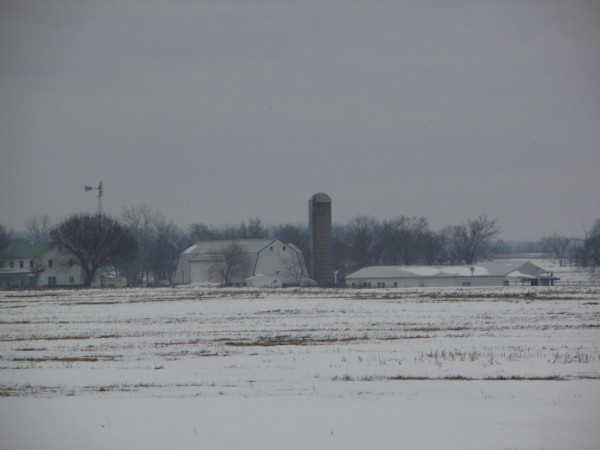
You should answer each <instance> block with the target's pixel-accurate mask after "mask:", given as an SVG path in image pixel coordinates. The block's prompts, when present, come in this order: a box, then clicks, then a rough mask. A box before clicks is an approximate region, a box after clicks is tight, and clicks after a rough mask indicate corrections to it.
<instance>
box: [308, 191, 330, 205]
mask: <svg viewBox="0 0 600 450" xmlns="http://www.w3.org/2000/svg"><path fill="white" fill-rule="evenodd" d="M310 200H311V201H312V202H313V203H331V197H329V195H327V194H326V193H325V192H317V193H316V194H315V195H313V196H312V197H311V199H310Z"/></svg>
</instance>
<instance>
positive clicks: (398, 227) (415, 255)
mask: <svg viewBox="0 0 600 450" xmlns="http://www.w3.org/2000/svg"><path fill="white" fill-rule="evenodd" d="M429 233H430V232H429V224H428V223H427V219H426V218H425V217H406V216H399V217H396V218H395V219H391V220H384V221H383V223H382V224H381V225H380V227H379V232H378V233H377V238H378V242H379V246H380V251H379V253H380V255H381V259H382V262H383V263H384V264H391V265H395V264H406V265H410V264H416V263H419V262H423V261H424V260H425V259H426V258H425V240H426V238H427V237H428V234H429Z"/></svg>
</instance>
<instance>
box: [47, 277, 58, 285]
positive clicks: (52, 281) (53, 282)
mask: <svg viewBox="0 0 600 450" xmlns="http://www.w3.org/2000/svg"><path fill="white" fill-rule="evenodd" d="M48 286H56V277H48Z"/></svg>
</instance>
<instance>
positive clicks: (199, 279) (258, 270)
mask: <svg viewBox="0 0 600 450" xmlns="http://www.w3.org/2000/svg"><path fill="white" fill-rule="evenodd" d="M232 243H235V244H237V245H239V246H240V247H241V248H242V249H243V252H244V254H245V255H246V257H247V258H248V264H247V269H246V270H245V271H244V273H237V274H235V275H234V276H233V278H232V280H231V284H234V285H246V284H247V280H248V278H249V277H253V276H258V275H263V276H269V277H272V278H269V280H270V281H269V284H271V281H272V280H273V279H276V280H277V281H278V283H280V284H281V285H297V284H299V281H300V280H301V279H302V278H305V277H306V273H307V272H306V267H305V264H304V258H303V256H302V251H301V250H300V249H298V247H296V246H295V245H293V244H286V243H284V242H281V241H280V240H279V239H247V240H229V241H205V242H198V243H196V244H194V245H192V246H191V247H189V248H188V249H186V250H185V251H184V252H183V253H182V254H181V255H180V257H179V262H178V263H177V272H176V274H175V278H174V282H175V283H176V284H188V283H220V282H221V280H220V279H217V278H216V277H215V275H214V274H213V273H212V272H213V271H211V266H212V265H213V264H214V263H215V261H217V260H219V259H220V258H222V254H223V249H224V248H226V247H227V246H228V245H230V244H232ZM259 280H260V279H251V283H260V281H259Z"/></svg>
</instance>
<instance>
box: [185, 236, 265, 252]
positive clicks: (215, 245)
mask: <svg viewBox="0 0 600 450" xmlns="http://www.w3.org/2000/svg"><path fill="white" fill-rule="evenodd" d="M275 241H277V239H232V240H224V241H203V242H198V243H196V244H194V245H192V246H191V247H189V248H187V249H186V250H185V251H184V252H183V253H188V254H190V253H195V254H215V253H219V250H220V249H221V248H223V247H225V246H227V245H230V244H232V243H235V244H238V245H239V246H241V247H242V248H243V249H244V251H245V252H247V253H258V252H259V251H261V250H262V249H263V248H265V247H267V246H268V245H270V244H272V243H273V242H275Z"/></svg>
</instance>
